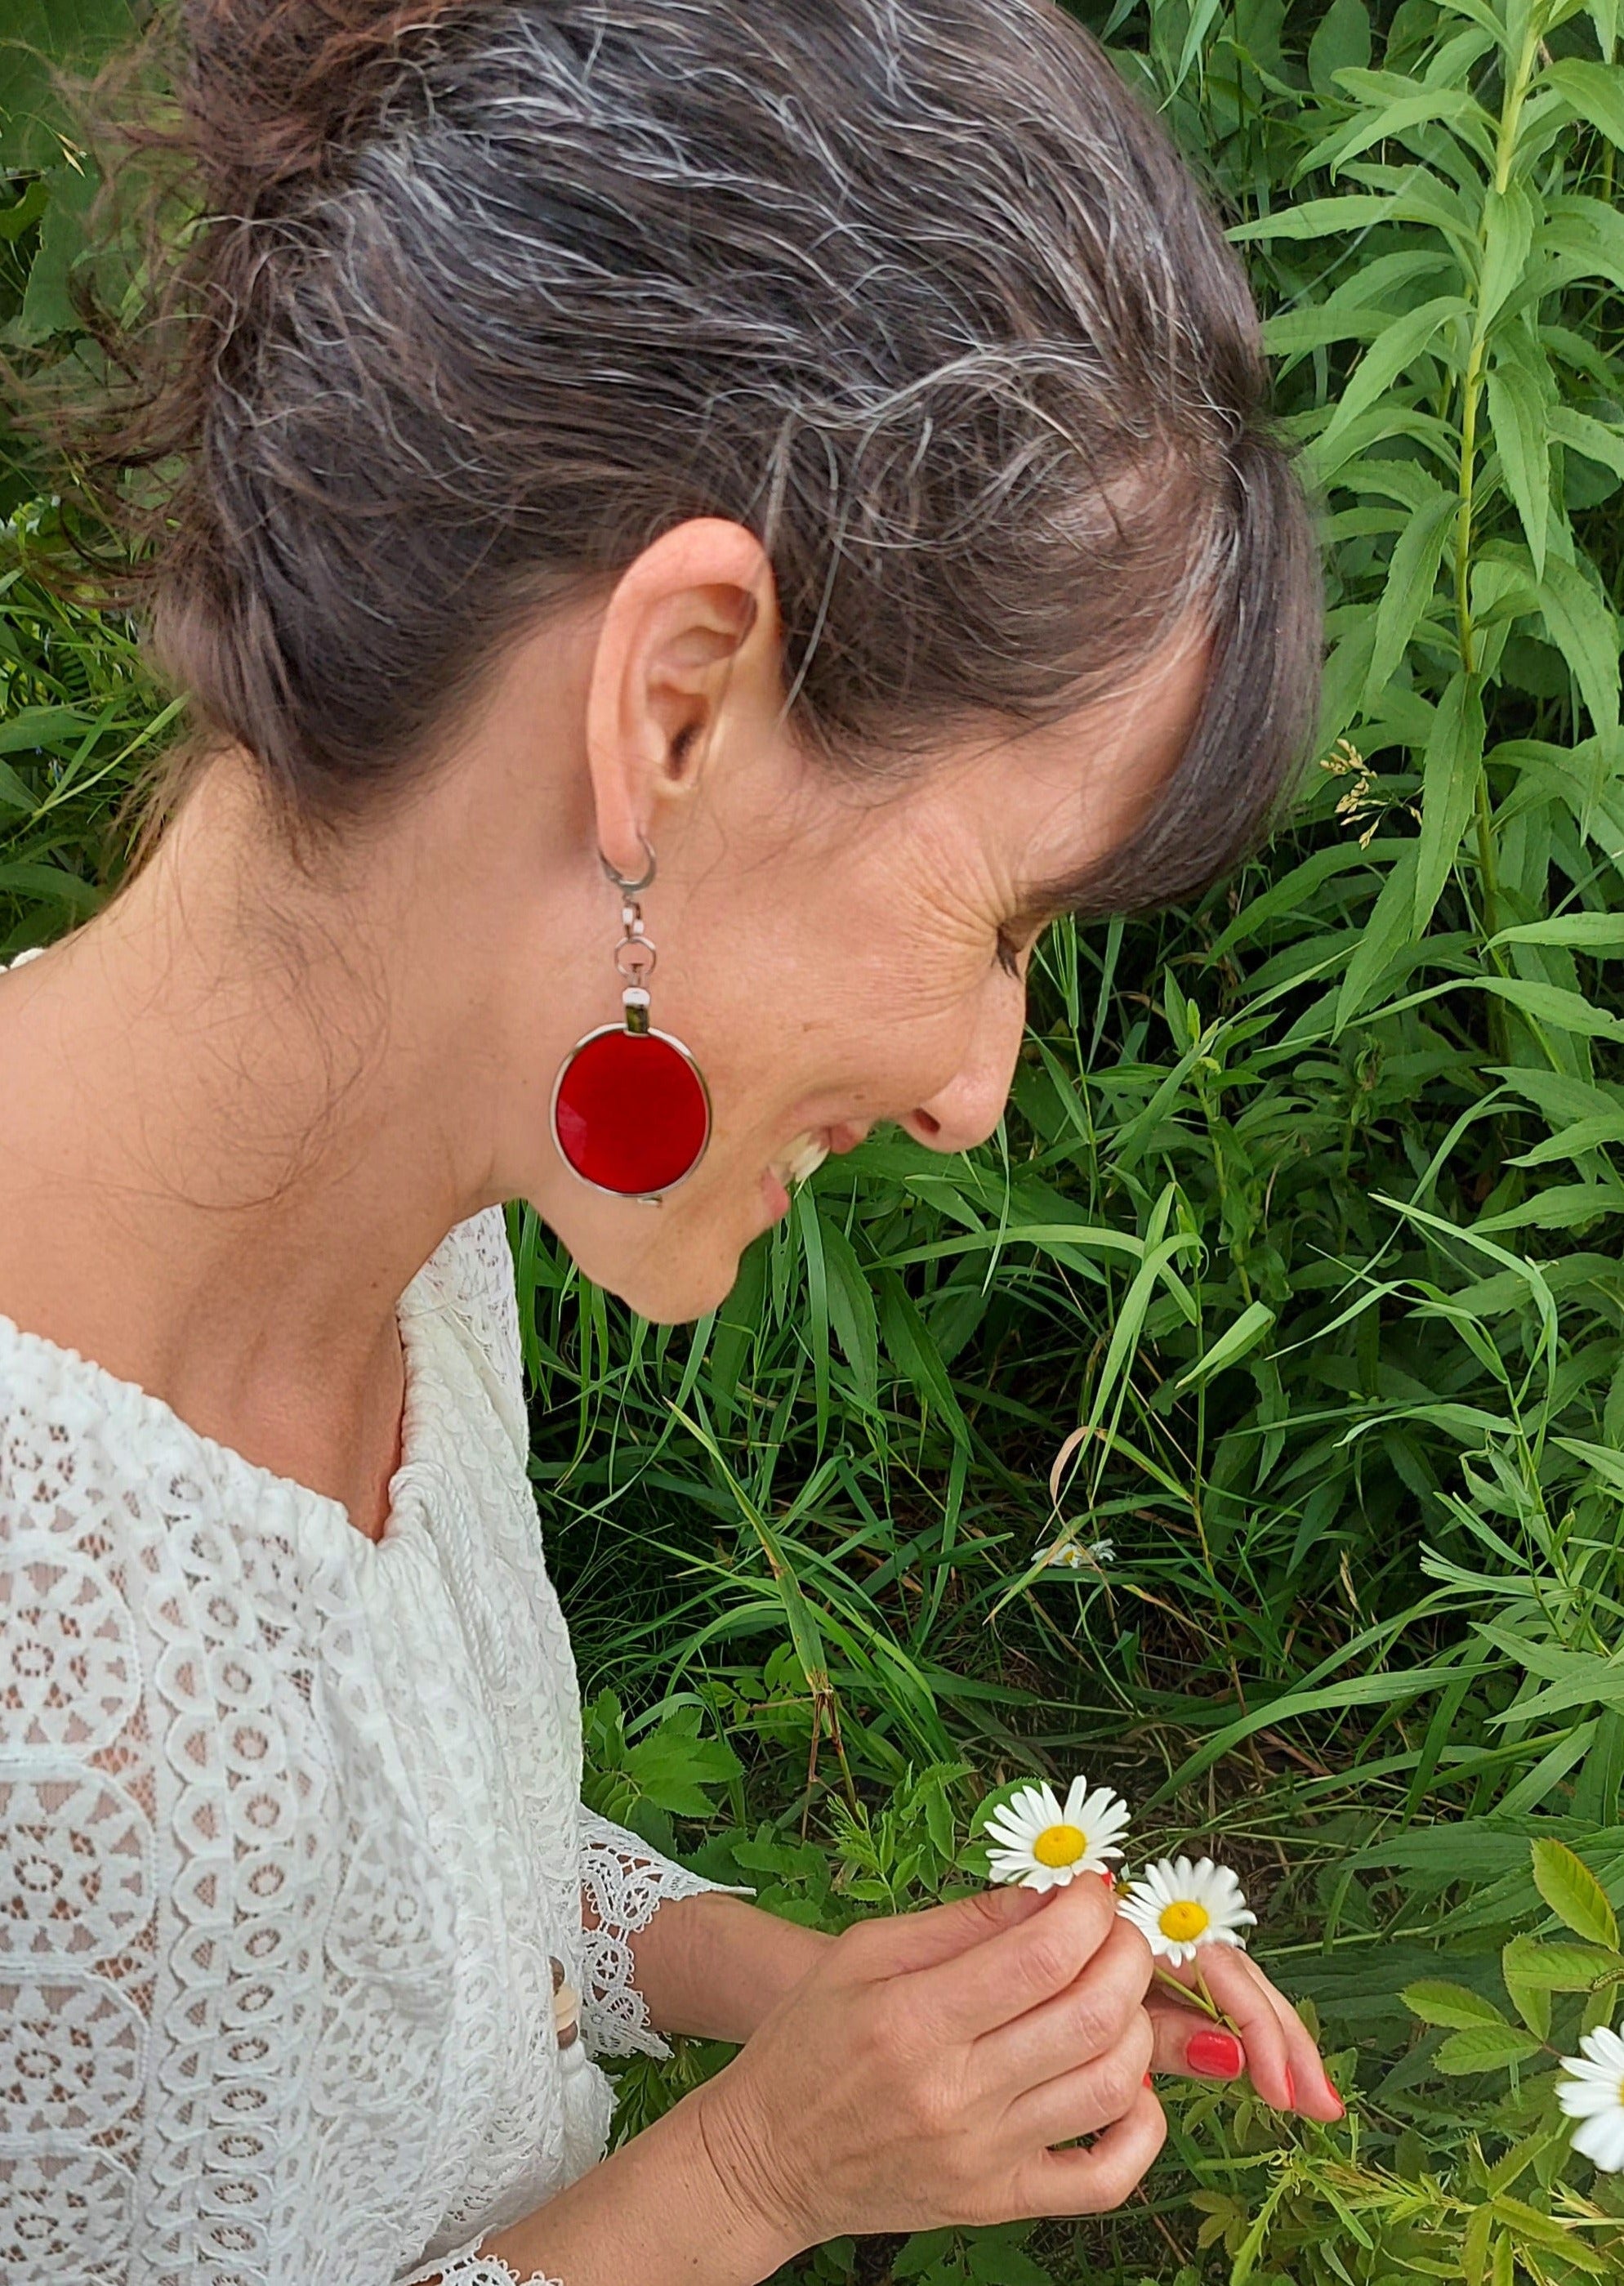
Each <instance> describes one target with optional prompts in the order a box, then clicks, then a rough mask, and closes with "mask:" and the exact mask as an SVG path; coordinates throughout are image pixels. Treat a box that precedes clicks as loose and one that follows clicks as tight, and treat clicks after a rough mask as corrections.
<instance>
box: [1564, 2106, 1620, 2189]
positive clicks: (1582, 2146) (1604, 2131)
mask: <svg viewBox="0 0 1624 2286" xmlns="http://www.w3.org/2000/svg"><path fill="white" fill-rule="evenodd" d="M1573 2148H1574V2150H1575V2151H1580V2152H1582V2153H1583V2155H1584V2156H1585V2157H1586V2158H1587V2159H1594V2160H1595V2162H1596V2165H1597V2166H1598V2167H1600V2168H1601V2169H1602V2170H1603V2172H1604V2173H1606V2174H1610V2175H1616V2174H1617V2173H1619V2172H1620V2170H1621V2169H1624V2111H1620V2110H1618V2109H1614V2110H1613V2111H1612V2112H1610V2113H1607V2114H1604V2116H1603V2117H1600V2118H1598V2119H1587V2120H1584V2121H1583V2122H1581V2124H1580V2125H1579V2126H1578V2127H1576V2128H1575V2129H1574V2130H1573Z"/></svg>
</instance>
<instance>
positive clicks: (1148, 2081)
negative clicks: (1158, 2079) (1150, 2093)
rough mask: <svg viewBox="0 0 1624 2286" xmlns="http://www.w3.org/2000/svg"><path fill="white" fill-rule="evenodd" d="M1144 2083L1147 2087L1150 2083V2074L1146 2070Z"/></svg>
mask: <svg viewBox="0 0 1624 2286" xmlns="http://www.w3.org/2000/svg"><path fill="white" fill-rule="evenodd" d="M1145 2085H1146V2086H1147V2087H1148V2086H1149V2085H1151V2078H1150V2074H1149V2073H1148V2072H1147V2073H1146V2075H1145Z"/></svg>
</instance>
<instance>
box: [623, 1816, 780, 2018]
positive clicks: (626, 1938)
mask: <svg viewBox="0 0 1624 2286" xmlns="http://www.w3.org/2000/svg"><path fill="white" fill-rule="evenodd" d="M728 1886H729V1885H728V1884H726V1883H725V1882H721V1881H710V1880H706V1879H705V1878H704V1877H703V1876H702V1875H700V1874H698V1873H690V1872H689V1871H688V1869H687V1867H686V1866H683V1865H675V1864H672V1862H671V1860H670V1859H669V1858H668V1857H662V1856H659V1855H658V1853H657V1852H656V1851H654V1850H652V1849H650V1847H649V1845H648V1843H647V1842H646V1841H641V1840H639V1838H638V1836H637V1835H636V1834H635V1833H628V1832H627V1829H626V1827H625V1826H624V1825H616V1824H615V1823H614V1821H613V1820H612V1819H611V1818H607V1817H598V1816H597V1814H596V1813H595V1811H593V1810H589V1809H583V1810H582V1812H581V1891H582V1896H583V1899H584V1901H585V1903H586V1904H587V1905H588V1906H589V1907H590V1909H591V1912H592V1914H593V1917H594V1918H595V1920H596V1922H597V1927H595V1928H587V1929H584V1930H583V1931H582V1939H581V1942H582V1951H583V1967H584V1973H585V1983H583V1985H582V1988H581V2037H582V2038H583V2040H584V2041H585V2043H586V2048H587V2054H588V2055H589V2056H594V2057H596V2056H629V2055H637V2054H641V2055H645V2056H668V2055H669V2054H670V2053H671V2049H670V2047H669V2046H668V2045H667V2043H666V2041H665V2040H663V2039H662V2038H660V2036H659V2034H658V2032H657V2031H656V2030H654V2027H653V2025H652V2024H651V2023H650V2021H649V2010H648V2004H647V2003H646V2001H645V2000H644V1999H643V1995H642V1993H641V1992H640V1991H639V1990H637V1986H636V1982H635V1975H636V1964H635V1959H634V1957H633V1953H632V1947H631V1939H632V1938H633V1937H635V1935H637V1933H638V1931H639V1930H640V1929H645V1928H647V1927H648V1925H649V1923H650V1921H651V1920H652V1919H653V1918H654V1916H655V1914H656V1913H657V1912H658V1911H659V1908H660V1907H661V1905H663V1904H672V1903H674V1901H675V1900H676V1899H677V1898H679V1897H697V1896H702V1895H703V1894H704V1893H705V1892H706V1890H707V1889H723V1888H727V1887H728ZM732 1894H734V1895H735V1896H753V1895H754V1892H753V1890H750V1889H735V1890H733V1892H732Z"/></svg>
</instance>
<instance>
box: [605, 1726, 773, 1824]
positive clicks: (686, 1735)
mask: <svg viewBox="0 0 1624 2286" xmlns="http://www.w3.org/2000/svg"><path fill="white" fill-rule="evenodd" d="M698 1720H699V1715H698V1708H697V1707H684V1708H680V1709H679V1710H678V1712H677V1713H676V1714H675V1715H671V1716H668V1717H667V1719H666V1721H665V1722H662V1723H661V1724H660V1726H659V1728H658V1730H655V1731H653V1732H651V1733H650V1736H649V1737H647V1738H641V1739H639V1740H638V1742H637V1744H636V1745H635V1746H630V1747H628V1748H627V1753H626V1758H625V1762H624V1764H623V1767H624V1769H625V1771H626V1774H627V1777H628V1778H631V1780H632V1781H633V1783H634V1784H635V1786H636V1788H637V1791H638V1792H639V1793H641V1794H643V1795H644V1796H645V1797H646V1798H647V1799H648V1800H649V1801H651V1802H653V1803H654V1804H655V1805H656V1807H657V1808H658V1809H664V1810H668V1811H669V1812H670V1813H671V1815H672V1816H673V1817H709V1816H710V1814H711V1812H712V1810H713V1809H714V1808H715V1804H714V1803H713V1801H712V1799H711V1796H710V1794H709V1793H706V1788H707V1787H711V1788H714V1787H716V1786H721V1785H726V1784H727V1783H728V1781H729V1778H738V1777H740V1776H742V1774H743V1770H744V1765H743V1763H742V1762H740V1761H739V1759H738V1756H737V1754H735V1753H734V1752H733V1749H732V1748H731V1746H728V1745H727V1744H726V1742H725V1741H724V1740H722V1739H721V1738H699V1737H698V1735H697V1730H698Z"/></svg>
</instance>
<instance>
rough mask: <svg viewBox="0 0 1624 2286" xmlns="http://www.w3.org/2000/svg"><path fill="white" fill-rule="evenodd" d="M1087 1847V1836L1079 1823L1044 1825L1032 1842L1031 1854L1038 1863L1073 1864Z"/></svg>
mask: <svg viewBox="0 0 1624 2286" xmlns="http://www.w3.org/2000/svg"><path fill="white" fill-rule="evenodd" d="M1087 1848H1088V1836H1087V1834H1086V1833H1084V1831H1083V1829H1082V1827H1081V1826H1080V1825H1045V1828H1044V1830H1043V1832H1042V1833H1040V1834H1039V1835H1038V1837H1037V1840H1036V1841H1034V1842H1033V1844H1032V1855H1033V1856H1034V1857H1036V1858H1037V1862H1038V1864H1040V1865H1075V1864H1076V1862H1077V1860H1078V1858H1079V1857H1081V1856H1083V1854H1084V1851H1085V1850H1086V1849H1087Z"/></svg>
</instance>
